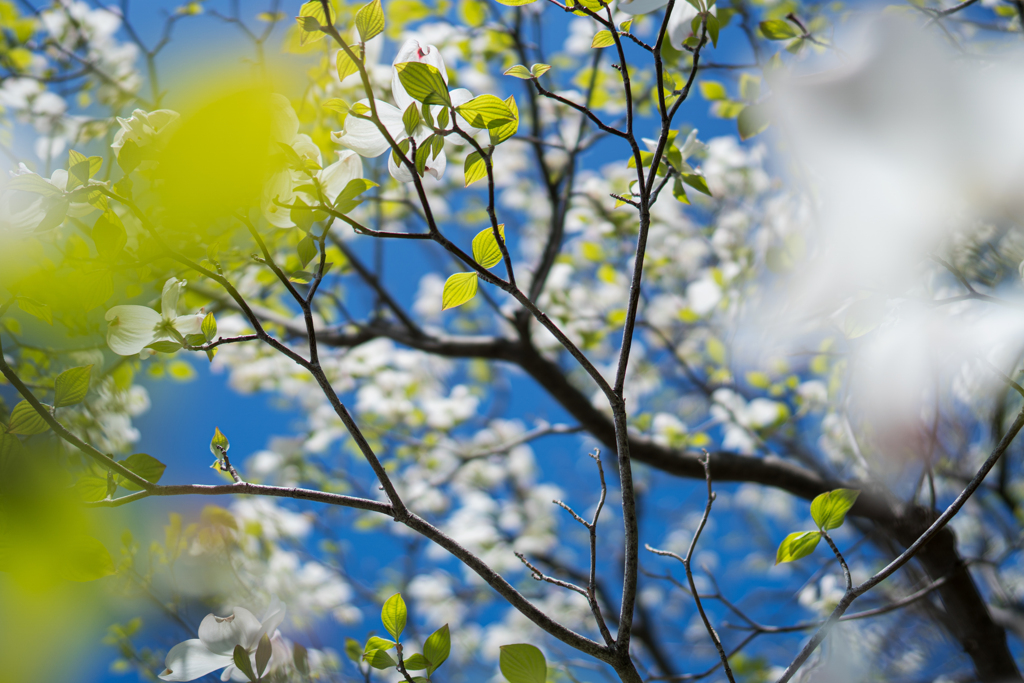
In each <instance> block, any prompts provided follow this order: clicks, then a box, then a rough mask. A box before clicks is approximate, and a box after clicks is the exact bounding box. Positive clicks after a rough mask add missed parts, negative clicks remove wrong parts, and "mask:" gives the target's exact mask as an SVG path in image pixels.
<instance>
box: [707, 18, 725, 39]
mask: <svg viewBox="0 0 1024 683" xmlns="http://www.w3.org/2000/svg"><path fill="white" fill-rule="evenodd" d="M706 16H707V19H706V21H707V27H708V35H709V36H711V44H712V45H714V46H715V47H718V32H719V31H720V30H721V29H722V25H721V24H720V23H719V22H718V17H716V16H715V15H714V14H710V13H709V14H707V15H706Z"/></svg>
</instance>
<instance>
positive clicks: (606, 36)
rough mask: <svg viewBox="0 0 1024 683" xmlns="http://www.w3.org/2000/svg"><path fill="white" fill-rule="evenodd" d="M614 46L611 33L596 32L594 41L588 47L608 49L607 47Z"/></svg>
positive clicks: (605, 31) (613, 38)
mask: <svg viewBox="0 0 1024 683" xmlns="http://www.w3.org/2000/svg"><path fill="white" fill-rule="evenodd" d="M614 44H615V36H613V35H612V32H611V31H608V30H604V31H598V32H597V33H595V34H594V39H593V40H591V41H590V47H596V48H601V47H608V46H609V45H614Z"/></svg>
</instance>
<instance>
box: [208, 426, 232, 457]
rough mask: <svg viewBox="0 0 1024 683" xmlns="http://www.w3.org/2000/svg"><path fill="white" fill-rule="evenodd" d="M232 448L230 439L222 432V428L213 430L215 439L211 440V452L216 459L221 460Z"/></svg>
mask: <svg viewBox="0 0 1024 683" xmlns="http://www.w3.org/2000/svg"><path fill="white" fill-rule="evenodd" d="M229 448H231V444H230V442H228V437H226V436H224V434H223V433H222V432H221V431H220V427H214V428H213V438H212V439H210V452H211V453H213V455H214V457H216V458H221V457H224V454H225V453H227V452H228V449H229Z"/></svg>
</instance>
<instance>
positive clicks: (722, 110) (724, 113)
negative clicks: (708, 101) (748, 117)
mask: <svg viewBox="0 0 1024 683" xmlns="http://www.w3.org/2000/svg"><path fill="white" fill-rule="evenodd" d="M745 106H746V105H744V104H743V103H742V102H734V101H732V100H720V101H718V102H715V103H714V104H713V105H712V107H711V115H712V116H717V117H719V118H723V119H734V118H736V117H737V116H739V115H740V113H741V112H742V111H743V108H744V107H745Z"/></svg>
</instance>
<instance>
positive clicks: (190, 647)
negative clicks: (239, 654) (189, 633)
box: [160, 639, 231, 681]
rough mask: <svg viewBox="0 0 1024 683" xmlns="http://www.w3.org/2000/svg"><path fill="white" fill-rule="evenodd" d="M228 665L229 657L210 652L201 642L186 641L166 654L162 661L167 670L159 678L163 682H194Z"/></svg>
mask: <svg viewBox="0 0 1024 683" xmlns="http://www.w3.org/2000/svg"><path fill="white" fill-rule="evenodd" d="M229 664H231V657H230V656H228V655H220V654H215V653H213V652H210V650H209V649H207V647H206V646H205V645H203V642H202V641H201V640H197V639H192V640H186V641H185V642H184V643H178V644H177V645H175V646H174V647H172V648H171V651H170V652H168V653H167V659H166V660H165V661H164V665H165V666H166V667H167V669H166V670H165V671H164V672H163V673H161V674H160V678H161V679H163V680H165V681H194V680H195V679H197V678H201V677H203V676H205V675H206V674H208V673H210V672H212V671H216V670H217V669H222V668H224V667H225V666H228V665H229Z"/></svg>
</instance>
